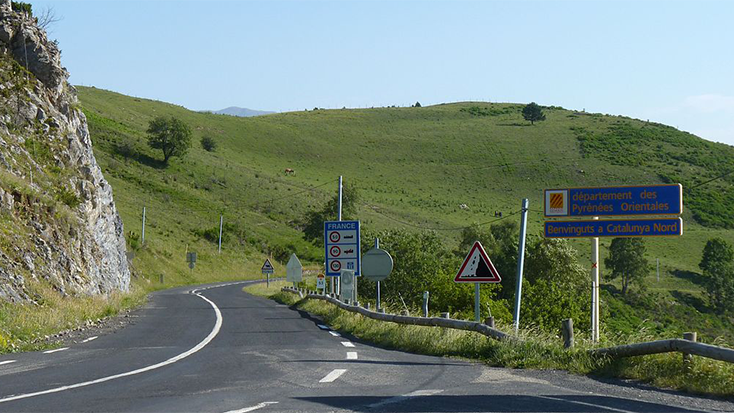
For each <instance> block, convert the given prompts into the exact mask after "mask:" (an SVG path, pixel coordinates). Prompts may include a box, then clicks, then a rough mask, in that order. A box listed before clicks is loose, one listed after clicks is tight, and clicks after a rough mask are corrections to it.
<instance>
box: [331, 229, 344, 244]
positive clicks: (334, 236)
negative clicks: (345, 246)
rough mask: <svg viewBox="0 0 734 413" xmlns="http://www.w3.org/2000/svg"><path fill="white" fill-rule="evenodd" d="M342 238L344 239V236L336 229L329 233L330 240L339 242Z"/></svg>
mask: <svg viewBox="0 0 734 413" xmlns="http://www.w3.org/2000/svg"><path fill="white" fill-rule="evenodd" d="M340 239H342V236H341V234H339V233H338V232H336V231H333V232H331V233H330V234H329V241H331V242H339V240H340Z"/></svg>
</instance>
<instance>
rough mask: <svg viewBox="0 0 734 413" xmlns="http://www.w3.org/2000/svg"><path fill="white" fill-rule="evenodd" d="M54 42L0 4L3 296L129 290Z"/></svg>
mask: <svg viewBox="0 0 734 413" xmlns="http://www.w3.org/2000/svg"><path fill="white" fill-rule="evenodd" d="M67 78H68V72H67V71H66V69H65V68H64V67H63V66H61V62H60V52H59V49H58V47H57V45H56V43H55V42H51V41H49V40H48V38H47V37H46V33H45V32H44V31H43V30H42V29H40V28H39V27H38V26H37V24H36V20H35V19H34V18H33V17H32V16H28V15H26V14H25V13H22V12H14V11H13V10H12V7H11V2H10V0H0V299H4V300H10V301H26V300H32V299H33V295H32V294H31V293H30V291H32V289H29V288H28V287H29V283H30V282H45V283H47V284H50V285H52V286H53V287H54V288H55V289H57V290H59V291H61V292H62V293H65V294H106V293H109V292H112V291H116V290H122V291H126V290H127V289H128V288H129V284H130V271H129V268H128V262H127V257H126V255H125V239H124V237H123V228H122V220H121V219H120V216H119V214H118V213H117V209H116V208H115V203H114V201H113V199H112V188H111V187H110V186H109V184H108V183H107V181H106V180H105V178H104V177H103V176H102V171H101V169H100V168H99V166H98V165H97V161H96V160H95V158H94V154H93V152H92V141H91V139H90V136H89V131H88V129H87V121H86V118H85V116H84V114H83V113H82V111H81V110H80V109H79V104H78V100H77V97H76V91H75V90H74V88H73V87H72V86H71V85H70V84H69V83H68V82H67Z"/></svg>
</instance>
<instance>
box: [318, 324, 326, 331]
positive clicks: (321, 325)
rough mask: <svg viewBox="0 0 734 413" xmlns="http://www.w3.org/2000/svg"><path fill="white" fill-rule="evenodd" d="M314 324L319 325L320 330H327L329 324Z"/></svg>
mask: <svg viewBox="0 0 734 413" xmlns="http://www.w3.org/2000/svg"><path fill="white" fill-rule="evenodd" d="M316 325H317V326H319V328H320V329H322V330H329V326H325V325H323V324H316Z"/></svg>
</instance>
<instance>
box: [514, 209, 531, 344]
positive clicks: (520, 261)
mask: <svg viewBox="0 0 734 413" xmlns="http://www.w3.org/2000/svg"><path fill="white" fill-rule="evenodd" d="M528 205H529V203H528V200H527V199H523V200H522V210H521V211H522V213H521V215H520V244H519V246H518V250H519V251H518V254H517V286H516V287H515V314H514V322H515V333H517V330H518V329H519V328H520V304H521V302H522V274H523V270H524V267H525V234H526V232H527V228H528Z"/></svg>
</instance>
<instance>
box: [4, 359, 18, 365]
mask: <svg viewBox="0 0 734 413" xmlns="http://www.w3.org/2000/svg"><path fill="white" fill-rule="evenodd" d="M16 361H18V360H5V361H0V366H2V365H3V364H10V363H15V362H16Z"/></svg>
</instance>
